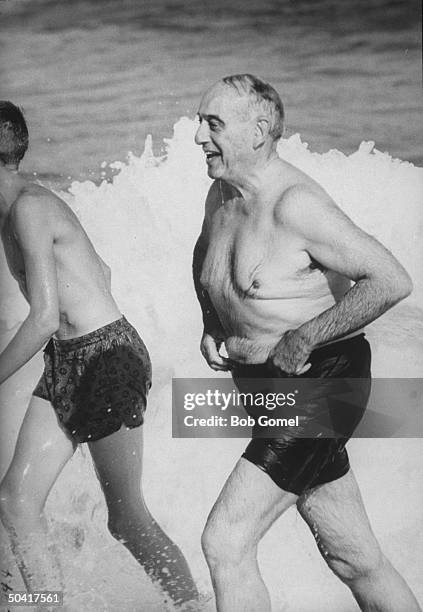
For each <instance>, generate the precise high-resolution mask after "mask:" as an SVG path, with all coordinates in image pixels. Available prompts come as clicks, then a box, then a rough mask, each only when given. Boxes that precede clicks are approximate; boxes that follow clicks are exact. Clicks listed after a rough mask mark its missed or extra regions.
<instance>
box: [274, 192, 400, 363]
mask: <svg viewBox="0 0 423 612" xmlns="http://www.w3.org/2000/svg"><path fill="white" fill-rule="evenodd" d="M282 214H283V215H284V222H285V223H286V224H287V225H288V226H289V228H290V229H291V230H292V231H293V232H294V233H295V234H296V235H297V236H298V237H300V240H302V241H303V244H304V250H306V251H307V252H308V254H309V255H310V257H312V258H313V259H314V260H316V261H318V262H319V263H320V264H321V265H322V266H323V267H324V268H325V269H327V270H330V271H333V272H337V273H338V274H341V275H343V276H345V277H347V278H349V279H350V280H352V281H354V285H353V286H352V287H351V288H350V290H349V291H347V293H346V294H345V295H344V296H343V297H342V298H341V299H340V300H339V301H338V302H337V303H336V304H334V305H333V306H332V307H331V308H329V309H328V310H325V311H324V312H322V313H321V314H319V315H318V316H316V317H315V318H313V319H311V320H310V321H307V322H306V323H304V324H303V325H301V326H300V327H299V328H298V329H296V330H289V331H288V332H286V333H285V334H284V335H283V337H282V339H281V341H280V342H279V343H278V344H277V345H276V346H275V347H274V349H273V350H272V351H271V354H270V355H269V357H270V359H271V360H272V361H273V363H274V365H276V366H277V367H279V368H281V369H283V370H285V371H288V372H289V373H299V372H300V371H301V370H302V368H303V366H304V364H305V363H306V361H307V357H308V355H309V354H310V353H311V351H312V350H313V349H314V348H316V347H318V346H319V345H322V344H325V343H327V342H330V341H333V340H337V339H339V338H342V337H343V336H345V335H347V334H350V333H352V332H354V331H356V330H358V329H361V328H362V327H364V326H365V325H367V324H369V323H371V322H372V321H374V320H375V319H377V318H378V317H379V316H380V315H382V314H383V313H384V312H386V311H387V310H388V309H389V308H391V307H392V306H394V305H395V304H397V303H398V302H399V301H400V300H402V299H404V298H405V297H407V296H408V295H409V294H410V293H411V291H412V283H411V279H410V277H409V275H408V274H407V272H406V271H405V269H404V268H403V267H402V265H401V264H400V263H399V262H398V261H397V260H396V259H395V257H394V256H393V255H392V253H390V251H388V250H387V249H386V248H385V247H384V246H383V245H382V244H380V242H378V241H377V240H376V239H375V238H374V237H373V236H370V235H369V234H367V233H366V232H364V231H363V230H361V229H360V228H359V227H357V226H356V225H355V224H354V223H353V222H352V221H351V220H350V219H349V217H347V215H345V214H344V213H343V212H342V211H341V210H340V209H339V208H338V207H337V206H336V204H335V203H334V202H333V201H332V200H331V198H329V196H328V195H327V194H326V193H325V192H323V190H322V192H320V191H317V192H315V191H313V190H311V189H310V188H308V187H295V188H294V189H293V192H291V193H290V194H289V196H288V200H287V201H286V202H285V206H284V208H283V213H282Z"/></svg>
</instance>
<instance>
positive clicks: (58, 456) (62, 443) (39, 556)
mask: <svg viewBox="0 0 423 612" xmlns="http://www.w3.org/2000/svg"><path fill="white" fill-rule="evenodd" d="M74 450H75V448H74V445H73V444H72V442H71V441H70V440H69V439H68V438H67V437H66V435H65V434H64V433H63V431H62V430H61V429H60V427H59V425H58V423H57V418H56V415H55V413H54V410H53V408H52V406H51V404H50V403H49V402H47V401H46V400H44V399H41V398H39V397H35V396H33V397H32V399H31V402H30V404H29V407H28V410H27V412H26V414H25V417H24V420H23V423H22V426H21V429H20V431H19V435H18V439H17V442H16V448H15V452H14V455H13V459H12V462H11V464H10V467H9V469H8V470H7V472H6V475H5V477H4V478H3V480H2V482H1V484H0V516H1V519H2V522H3V524H4V526H5V528H6V530H7V532H8V534H9V537H10V541H11V545H12V550H13V553H14V555H15V558H16V562H17V565H18V567H19V569H20V571H21V574H22V578H23V580H24V583H25V586H26V588H27V590H41V589H42V590H63V583H62V576H61V572H60V567H59V564H58V562H57V560H56V559H55V555H54V551H53V549H52V546H50V545H49V544H48V535H47V529H46V523H45V519H44V517H43V516H42V511H43V508H44V504H45V501H46V499H47V496H48V494H49V492H50V489H51V488H52V486H53V484H54V483H55V481H56V479H57V477H58V475H59V474H60V472H61V471H62V469H63V467H64V466H65V464H66V463H67V462H68V461H69V459H70V458H71V457H72V455H73V453H74Z"/></svg>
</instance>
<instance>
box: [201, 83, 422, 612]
mask: <svg viewBox="0 0 423 612" xmlns="http://www.w3.org/2000/svg"><path fill="white" fill-rule="evenodd" d="M198 116H199V122H200V125H199V128H198V131H197V134H196V143H197V144H198V145H200V146H202V148H203V151H204V153H205V155H206V161H207V167H208V175H209V176H210V177H211V178H212V179H214V182H213V184H212V186H211V188H210V191H209V193H208V196H207V200H206V205H205V217H204V223H203V227H202V231H201V235H200V237H199V240H198V242H197V244H196V247H195V251H194V262H193V268H194V280H195V285H196V290H197V295H198V298H199V301H200V303H201V306H202V310H203V321H204V333H203V337H202V340H201V352H202V354H203V356H204V357H205V359H206V360H207V362H208V364H209V365H210V367H211V368H212V369H214V370H223V371H224V370H231V371H232V375H233V377H234V380H235V382H236V383H237V384H238V385H239V383H238V381H239V380H240V379H248V378H252V377H253V378H266V377H267V378H272V377H275V376H279V377H287V376H297V377H302V378H305V377H306V378H307V377H309V378H310V377H314V378H325V379H331V378H333V377H336V378H339V377H345V378H347V377H353V378H361V379H364V380H366V379H369V378H370V349H369V345H368V343H367V340H366V339H365V338H364V333H363V327H364V326H365V325H366V324H368V323H370V322H371V321H373V320H374V319H376V318H377V317H379V316H380V315H382V314H383V313H384V312H385V311H386V310H387V309H388V308H390V307H391V306H393V305H394V304H396V303H397V302H399V301H400V300H402V299H403V298H405V297H406V296H407V295H408V294H409V293H410V292H411V288H412V286H411V281H410V278H409V276H408V274H407V273H406V271H405V270H404V269H403V267H402V266H401V265H400V264H399V262H398V261H397V260H396V259H395V258H394V257H393V256H392V254H391V253H390V252H389V251H387V250H386V249H385V248H384V247H383V246H382V245H381V244H380V243H379V242H377V240H375V239H374V238H373V237H372V236H369V235H368V234H366V233H365V232H364V231H362V230H361V229H360V228H358V227H357V226H355V225H354V223H352V221H351V220H350V219H349V218H348V217H347V216H346V215H345V214H344V213H343V212H342V211H341V210H340V209H339V208H338V207H337V206H336V204H335V203H334V202H333V201H332V199H331V198H330V197H329V196H328V194H327V193H326V192H325V191H324V190H323V189H322V187H320V186H319V185H318V184H317V183H316V182H315V181H313V180H312V179H311V178H310V177H309V176H307V175H306V174H304V173H303V172H301V171H300V170H299V169H297V168H295V167H294V166H292V165H291V164H289V163H287V162H285V161H283V160H282V159H280V158H279V156H278V154H277V151H276V146H277V142H278V140H279V138H280V137H281V135H282V131H283V118H284V115H283V106H282V102H281V99H280V97H279V95H278V93H277V92H276V91H275V90H274V89H273V87H271V86H270V85H269V84H267V83H265V82H263V81H262V80H260V79H258V78H256V77H254V76H252V75H248V74H242V75H234V76H230V77H226V78H224V79H222V80H221V81H219V82H218V83H216V84H215V85H213V87H211V88H210V89H209V90H208V91H207V92H206V94H205V95H204V97H203V99H202V101H201V104H200V108H199V111H198ZM222 342H224V344H225V347H226V351H227V354H228V358H227V357H224V356H223V355H221V354H220V352H219V349H220V346H221V344H222ZM367 397H368V392H367V393H365V394H364V397H363V398H362V400H361V401H362V408H363V410H364V408H365V403H366V401H367ZM312 412H313V411H312V407H311V408H310V407H309V409H308V410H306V422H305V425H304V427H305V428H307V419H308V420H309V422H310V423H314V419H313V414H312ZM303 434H304V430H303ZM351 434H352V431H349V432H348V433H346V434H345V432H344V435H343V436H342V437H338V438H337V437H333V438H321V437H319V438H313V437H307V435H302V436H297V437H296V436H295V435H294V434H293V433H292V431H288V432H287V433H285V434H282V433H281V436H280V438H260V437H254V436H253V439H252V441H251V442H250V444H249V445H248V447H247V449H246V451H245V453H244V454H243V456H242V458H241V459H240V460H239V461H238V463H237V464H236V466H235V468H234V470H233V472H232V474H231V475H230V476H229V478H228V480H227V482H226V484H225V486H224V488H223V490H222V492H221V494H220V496H219V499H218V500H217V502H216V504H215V506H214V508H213V509H212V511H211V514H210V516H209V519H208V522H207V525H206V528H205V531H204V534H203V548H204V552H205V555H206V559H207V562H208V565H209V568H210V572H211V576H212V581H213V585H214V588H215V592H216V599H217V607H218V610H219V612H241V611H242V612H257V611H258V610H260V611H265V610H269V609H270V600H269V595H268V592H267V590H266V587H265V585H264V583H263V581H262V578H261V576H260V573H259V569H258V565H257V558H256V557H257V545H258V543H259V541H260V539H261V538H262V537H263V535H264V534H265V533H266V531H267V530H268V529H269V527H270V526H271V525H272V523H273V522H274V521H275V520H276V519H277V518H278V517H279V516H280V515H281V514H282V513H283V512H285V510H287V509H288V508H289V507H290V506H291V505H293V504H296V505H297V508H298V511H299V513H300V514H301V516H302V517H303V519H304V520H305V521H306V522H307V524H308V525H309V527H310V529H311V530H312V532H313V534H314V536H315V538H316V541H317V543H318V546H319V549H320V551H321V553H322V555H323V558H324V559H325V561H326V562H327V563H328V565H329V567H330V568H331V569H332V570H333V571H334V572H335V574H336V575H337V576H338V577H339V578H340V579H341V580H342V581H343V582H345V583H346V584H347V585H348V586H349V587H350V589H351V591H352V593H353V595H354V597H355V598H356V600H357V602H358V604H359V606H360V607H361V609H362V610H368V611H370V610H372V611H380V612H382V611H383V612H412V611H417V610H419V609H420V608H419V606H418V603H417V602H416V600H415V598H414V596H413V594H412V593H411V591H410V589H409V587H408V586H407V584H406V583H405V581H404V580H403V579H402V577H401V576H400V575H399V574H398V573H397V571H396V570H395V569H394V568H393V567H392V565H391V564H390V562H389V561H388V560H387V559H386V558H385V557H384V555H383V554H382V552H381V550H380V548H379V545H378V543H377V541H376V539H375V536H374V534H373V532H372V530H371V527H370V525H369V521H368V518H367V516H366V512H365V509H364V507H363V503H362V500H361V497H360V493H359V490H358V487H357V483H356V481H355V478H354V475H353V473H352V471H351V469H350V466H349V461H348V455H347V452H346V450H345V442H346V439H347V438H348V437H350V435H351Z"/></svg>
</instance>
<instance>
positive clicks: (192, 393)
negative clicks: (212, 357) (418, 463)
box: [172, 377, 423, 438]
mask: <svg viewBox="0 0 423 612" xmlns="http://www.w3.org/2000/svg"><path fill="white" fill-rule="evenodd" d="M172 435H173V437H176V438H218V437H222V438H249V437H251V436H253V437H263V438H278V437H286V436H290V437H304V438H315V437H322V438H340V437H345V438H350V437H364V438H386V437H423V379H422V378H400V379H393V378H388V379H382V378H379V379H374V380H372V381H370V380H369V379H364V378H336V379H333V378H332V379H329V378H326V379H322V378H317V379H315V378H299V377H291V378H276V379H273V378H272V379H268V378H266V379H260V378H253V379H237V381H236V385H235V383H234V381H232V379H229V378H227V379H226V378H174V379H173V381H172Z"/></svg>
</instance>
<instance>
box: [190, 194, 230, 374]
mask: <svg viewBox="0 0 423 612" xmlns="http://www.w3.org/2000/svg"><path fill="white" fill-rule="evenodd" d="M218 193H219V192H218V191H217V183H213V185H212V186H211V188H210V190H209V193H208V195H207V199H206V210H205V215H204V221H203V227H202V230H201V234H200V236H199V238H198V240H197V242H196V245H195V247H194V254H193V261H192V273H193V278H194V287H195V292H196V294H197V298H198V301H199V302H200V306H201V311H202V313H203V325H204V330H203V336H202V338H201V344H200V350H201V353H202V355H203V357H204V358H205V360H206V361H207V363H208V364H209V366H210V367H211V368H212V369H213V370H216V371H227V370H229V369H230V368H229V365H228V361H227V359H225V358H224V357H222V355H220V354H219V348H220V345H221V344H222V341H223V339H224V330H223V327H222V324H221V322H220V319H219V315H218V314H217V312H216V310H215V308H214V306H213V303H212V301H211V299H210V296H209V294H208V292H207V290H206V289H204V287H203V286H202V284H201V281H200V277H201V272H202V269H203V263H204V260H205V258H206V255H207V248H208V241H209V221H210V217H211V215H212V212H213V211H214V210H216V204H220V200H218Z"/></svg>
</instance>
